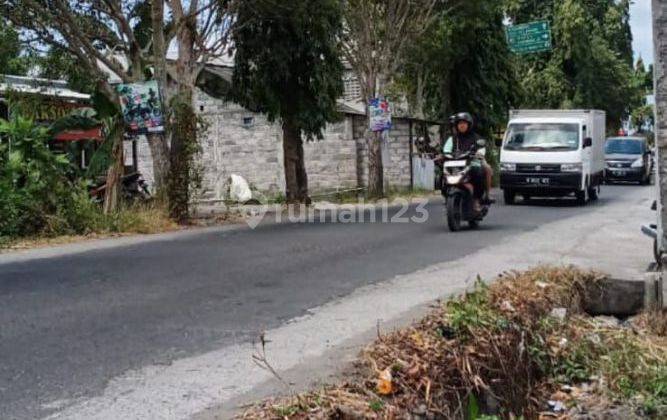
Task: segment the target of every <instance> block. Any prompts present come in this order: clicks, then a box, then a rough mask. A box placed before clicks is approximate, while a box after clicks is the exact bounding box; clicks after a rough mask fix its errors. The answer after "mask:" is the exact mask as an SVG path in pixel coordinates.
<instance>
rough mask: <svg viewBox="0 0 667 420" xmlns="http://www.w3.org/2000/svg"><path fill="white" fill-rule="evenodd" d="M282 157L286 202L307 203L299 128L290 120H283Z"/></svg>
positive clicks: (306, 178)
mask: <svg viewBox="0 0 667 420" xmlns="http://www.w3.org/2000/svg"><path fill="white" fill-rule="evenodd" d="M283 158H284V166H285V196H286V199H287V202H288V203H290V204H294V203H306V204H309V202H310V198H309V197H308V174H307V173H306V164H305V159H304V153H303V139H302V138H301V129H300V128H299V127H298V126H297V125H296V124H294V123H293V122H291V121H284V122H283Z"/></svg>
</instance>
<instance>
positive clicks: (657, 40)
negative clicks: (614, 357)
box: [653, 0, 667, 266]
mask: <svg viewBox="0 0 667 420" xmlns="http://www.w3.org/2000/svg"><path fill="white" fill-rule="evenodd" d="M653 46H654V54H655V55H654V57H655V59H654V83H655V85H654V92H655V114H656V115H655V117H656V118H655V144H656V159H655V161H656V164H657V165H658V170H657V171H656V185H657V186H658V194H659V196H658V201H657V205H658V206H657V210H658V232H657V241H658V243H657V245H658V255H663V256H664V255H666V254H667V235H665V228H666V227H667V75H666V74H665V70H667V68H666V67H667V0H653ZM663 266H664V264H663Z"/></svg>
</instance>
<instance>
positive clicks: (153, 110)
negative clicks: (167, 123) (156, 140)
mask: <svg viewBox="0 0 667 420" xmlns="http://www.w3.org/2000/svg"><path fill="white" fill-rule="evenodd" d="M116 90H117V91H118V94H119V96H120V106H121V110H122V112H123V120H125V125H126V126H127V128H128V131H130V132H131V133H133V134H147V133H162V132H163V131H164V115H163V113H162V102H161V100H160V93H159V92H160V91H159V89H158V85H157V81H155V80H152V81H149V82H143V83H128V84H121V85H118V86H117V87H116Z"/></svg>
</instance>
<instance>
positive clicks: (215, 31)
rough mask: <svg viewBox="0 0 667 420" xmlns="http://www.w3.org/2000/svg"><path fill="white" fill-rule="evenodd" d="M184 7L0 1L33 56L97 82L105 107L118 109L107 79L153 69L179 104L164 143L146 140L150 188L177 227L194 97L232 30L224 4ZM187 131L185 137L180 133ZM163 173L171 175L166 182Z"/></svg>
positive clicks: (200, 2) (168, 99)
mask: <svg viewBox="0 0 667 420" xmlns="http://www.w3.org/2000/svg"><path fill="white" fill-rule="evenodd" d="M185 3H186V2H184V1H183V0H165V1H161V0H159V1H158V0H155V1H150V2H148V1H147V0H122V1H121V0H80V1H77V2H71V1H68V0H53V1H44V0H6V2H5V3H4V4H3V6H2V10H3V15H4V16H7V18H8V19H9V20H10V21H11V22H13V23H14V25H16V26H17V27H19V28H21V29H22V30H24V31H25V32H26V37H27V38H28V39H29V40H32V41H34V42H33V47H34V48H35V49H39V48H40V47H42V48H43V46H44V45H46V46H48V47H50V48H51V49H52V50H58V51H63V52H65V53H66V54H68V55H69V56H70V57H73V58H75V59H76V61H77V64H78V65H79V66H80V67H82V68H84V69H85V70H86V72H88V73H89V75H90V77H91V78H92V80H94V81H95V86H96V90H98V91H99V92H101V93H102V94H103V95H105V96H106V97H107V99H108V100H109V101H110V102H113V103H118V96H117V93H116V91H115V89H114V87H113V86H112V85H111V84H110V83H109V81H108V77H109V74H110V73H112V74H114V75H115V76H117V77H118V78H120V79H121V80H122V81H123V82H125V83H132V82H139V81H143V80H145V79H146V78H147V76H148V77H151V76H150V73H151V70H152V72H154V74H155V78H156V79H157V80H158V83H159V85H160V90H161V93H162V95H163V98H164V99H165V100H164V103H165V104H166V105H167V107H171V105H172V104H173V103H179V104H180V105H181V106H178V107H174V109H175V110H177V111H179V112H174V113H173V115H172V113H170V112H167V115H168V116H170V117H171V118H170V122H174V123H177V124H180V123H182V124H181V125H180V127H178V129H175V130H173V133H172V134H173V135H172V136H169V137H170V138H169V139H168V138H167V137H168V136H159V135H149V136H148V140H149V145H150V148H151V152H152V155H153V169H154V175H155V178H156V183H157V184H158V186H165V185H166V186H167V187H168V189H169V202H170V203H169V204H170V210H171V212H172V215H173V216H174V217H175V218H177V219H180V220H182V219H183V218H184V217H187V213H188V200H189V195H188V187H189V186H188V183H189V181H188V180H189V179H190V177H189V171H190V168H191V165H190V159H191V154H190V150H191V147H189V146H188V145H190V144H191V143H192V142H196V141H197V139H196V130H195V128H196V124H193V119H194V111H193V100H194V94H193V92H194V89H195V84H196V80H197V77H198V75H199V73H200V71H201V69H202V68H203V67H204V66H205V65H206V63H207V62H208V60H209V59H211V58H213V57H215V56H217V55H221V54H224V53H225V52H226V51H225V50H226V48H225V47H226V43H227V40H228V31H229V30H230V27H231V25H229V24H228V22H229V19H228V16H229V15H228V11H229V8H230V7H231V5H232V2H230V1H227V0H189V1H188V2H187V4H185ZM147 5H150V7H148V6H147ZM165 5H166V7H165ZM172 40H174V43H175V46H176V47H177V51H178V56H177V58H176V60H175V65H174V67H175V69H174V71H173V73H172V77H171V78H170V77H169V74H168V68H169V67H170V65H168V60H167V52H168V49H169V46H170V45H171V41H172ZM172 85H174V86H175V88H172ZM180 111H183V112H180ZM185 128H187V130H190V131H187V132H186V131H184V129H185ZM168 140H170V141H168ZM169 144H171V148H170V147H169ZM116 166H118V165H116ZM171 166H174V170H173V171H172V170H170V169H171ZM169 173H171V174H172V175H173V176H171V177H169V178H170V182H167V179H168V174H169ZM109 175H110V178H111V180H112V181H114V180H117V179H118V174H116V173H115V171H113V172H110V174H109ZM114 184H115V182H114Z"/></svg>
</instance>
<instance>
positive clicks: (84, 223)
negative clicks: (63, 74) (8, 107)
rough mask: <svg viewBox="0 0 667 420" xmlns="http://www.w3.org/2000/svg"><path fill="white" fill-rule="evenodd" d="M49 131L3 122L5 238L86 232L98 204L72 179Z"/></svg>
mask: <svg viewBox="0 0 667 420" xmlns="http://www.w3.org/2000/svg"><path fill="white" fill-rule="evenodd" d="M48 137H49V132H48V130H47V129H46V128H43V127H38V126H35V125H34V124H33V123H32V122H31V121H29V120H26V119H22V118H20V117H17V118H14V119H13V120H11V121H9V122H8V121H4V120H0V138H1V139H2V140H1V141H0V214H2V215H3V218H2V220H0V236H5V237H16V236H26V235H37V234H45V235H58V234H65V233H86V232H87V230H88V228H89V227H90V226H94V225H95V224H96V221H95V218H96V217H97V210H96V208H95V207H96V206H95V204H94V203H92V201H91V200H90V198H89V197H88V193H87V190H86V185H85V184H83V183H80V182H74V181H72V180H71V179H70V175H71V174H72V167H71V165H70V164H69V161H68V158H67V156H66V155H55V154H54V153H52V152H51V151H50V150H49V149H48V147H47V139H48Z"/></svg>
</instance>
